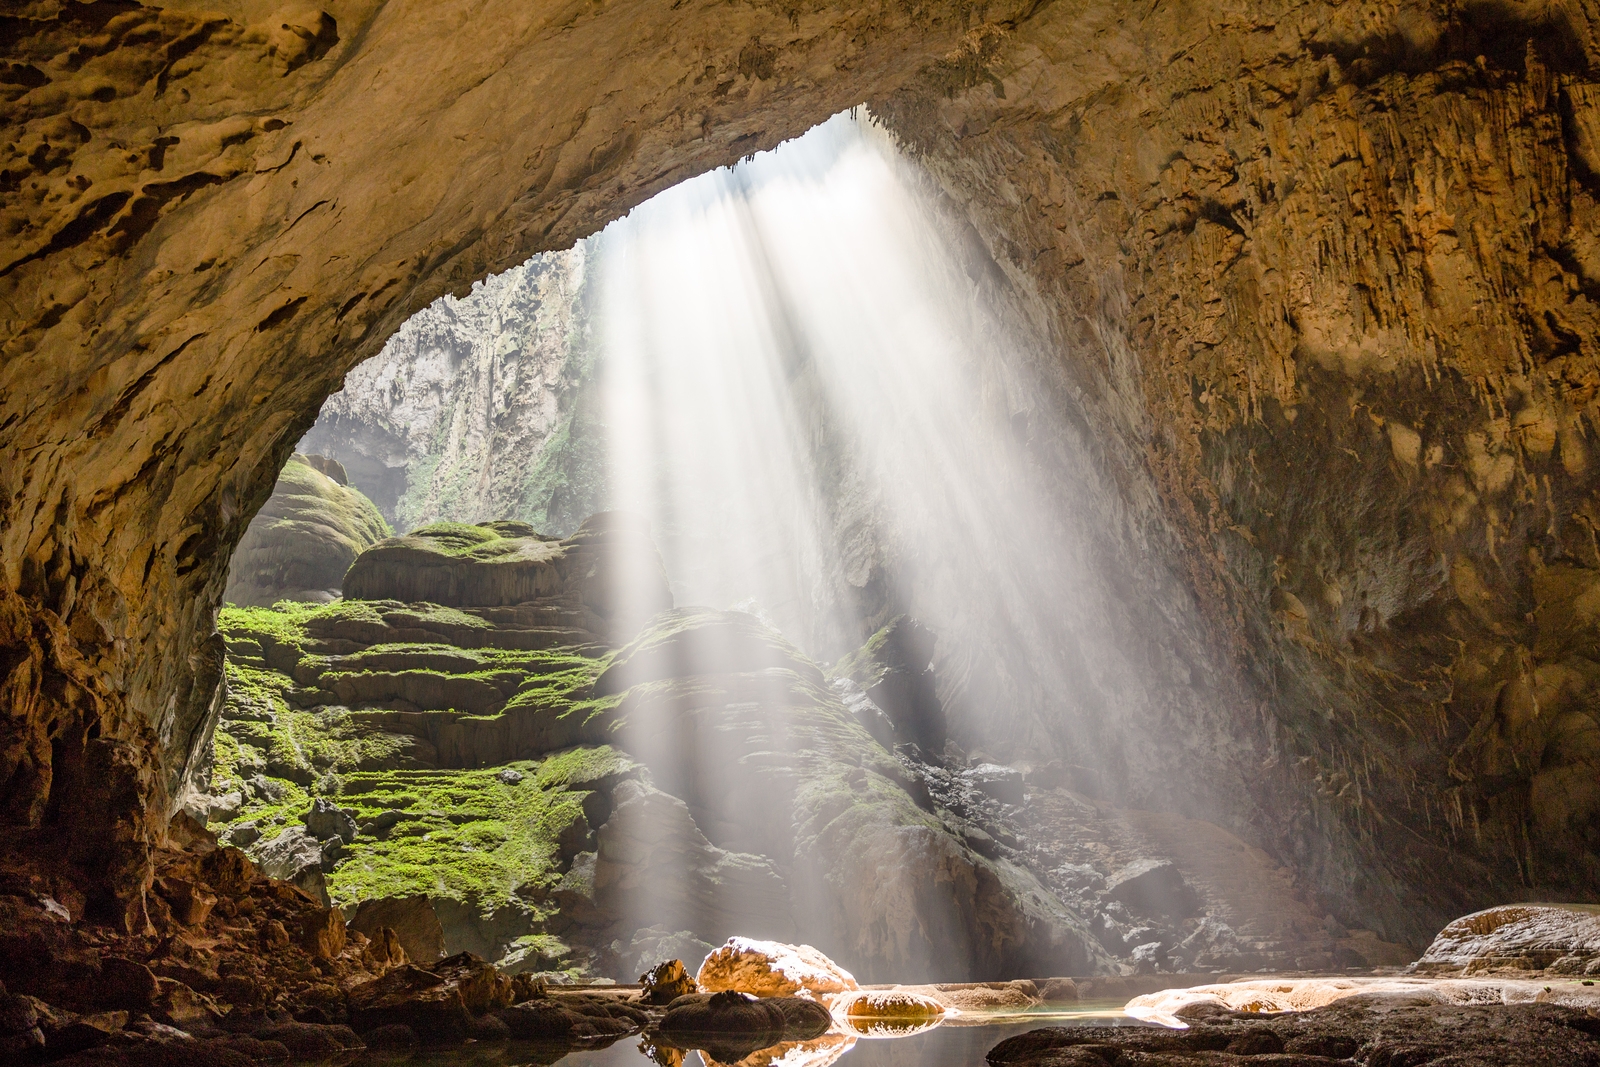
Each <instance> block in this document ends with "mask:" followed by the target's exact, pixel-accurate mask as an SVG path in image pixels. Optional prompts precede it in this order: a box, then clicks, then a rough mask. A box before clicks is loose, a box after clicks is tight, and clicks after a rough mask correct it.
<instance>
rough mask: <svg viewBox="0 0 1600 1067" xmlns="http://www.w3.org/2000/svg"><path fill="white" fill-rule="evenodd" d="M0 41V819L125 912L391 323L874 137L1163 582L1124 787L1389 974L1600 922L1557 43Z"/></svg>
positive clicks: (699, 14) (1583, 308)
mask: <svg viewBox="0 0 1600 1067" xmlns="http://www.w3.org/2000/svg"><path fill="white" fill-rule="evenodd" d="M0 20H3V21H0V41H3V42H4V43H3V48H4V51H5V57H4V59H5V66H4V68H3V72H0V75H3V76H0V91H3V94H4V99H5V101H6V102H5V103H4V104H3V105H0V106H3V108H4V110H5V115H6V126H7V131H8V132H7V134H6V143H5V145H4V148H3V151H4V152H5V158H4V159H3V160H0V170H3V173H0V219H3V226H4V228H3V231H0V315H3V317H4V319H5V321H6V329H5V330H4V332H3V334H0V344H3V347H0V352H3V357H0V359H3V362H0V456H3V457H4V462H3V463H0V563H3V566H0V597H3V599H0V666H3V667H4V670H5V675H4V679H3V681H0V705H3V706H0V715H3V716H4V718H0V818H4V820H5V821H6V822H8V823H10V824H14V825H23V826H31V827H38V826H41V825H42V826H47V827H48V826H53V825H59V824H63V823H67V824H71V825H74V826H76V827H77V828H78V829H79V830H80V831H81V832H82V834H83V839H84V840H85V841H88V842H99V843H100V845H101V846H103V848H102V853H103V854H104V855H109V856H112V857H114V860H113V861H111V862H109V864H108V869H110V870H113V871H116V870H126V871H133V870H135V869H136V868H137V867H138V863H139V855H140V853H141V850H142V849H145V848H146V847H147V844H148V842H149V841H150V840H152V839H153V837H154V836H156V835H158V834H159V832H160V831H159V827H160V826H161V825H163V824H164V818H165V815H166V814H167V812H168V805H169V804H170V798H171V797H172V795H173V794H174V793H175V792H176V789H177V786H178V784H179V783H180V781H181V780H182V778H183V776H184V775H185V774H186V773H187V770H188V768H190V767H191V765H192V763H193V760H194V758H195V754H196V749H197V747H198V739H199V738H201V737H203V736H204V731H205V724H206V722H207V721H208V716H209V715H210V714H211V713H212V702H213V693H214V691H215V682H216V678H217V676H218V672H219V669H220V658H221V645H220V641H219V639H217V638H216V637H215V635H214V613H215V608H216V605H217V602H218V601H219V599H220V597H221V592H222V589H223V585H224V582H225V580H226V573H227V560H228V556H229V554H230V552H231V549H232V546H233V545H234V544H235V543H237V541H238V539H239V537H240V536H241V535H242V533H243V531H244V528H245V526H246V524H247V523H248V521H249V519H250V517H251V515H252V514H254V512H255V510H256V509H257V508H258V507H259V506H260V504H261V503H262V501H264V500H265V499H266V497H267V495H268V493H269V492H270V490H271V487H272V483H273V480H274V477H275V475H276V472H277V470H278V469H279V467H280V466H281V464H282V462H283V460H284V459H285V458H286V456H287V455H288V454H289V452H290V450H291V449H292V448H293V446H294V443H295V442H296V441H297V440H298V439H299V437H300V436H301V434H302V433H303V432H304V431H305V429H306V428H307V427H308V426H309V425H310V423H311V421H312V420H313V418H314V417H315V415H316V412H317V410H318V408H319V406H320V404H321V402H322V401H323V400H324V399H325V398H326V397H327V396H328V395H329V394H330V393H331V392H333V391H334V390H336V389H337V388H339V385H340V382H341V380H342V377H343V374H344V373H345V371H347V370H348V369H349V368H350V367H352V366H354V365H355V364H356V363H357V362H359V361H360V360H362V359H364V358H366V357H368V356H370V355H372V354H374V353H375V352H376V351H377V350H378V348H379V347H380V346H381V345H382V344H383V342H384V341H385V340H386V339H387V338H388V336H389V335H390V334H391V333H392V332H393V331H394V330H395V329H396V328H398V326H399V325H400V323H401V322H403V321H404V319H405V318H406V317H407V316H408V315H410V314H411V313H413V312H415V311H416V310H418V309H419V308H421V307H423V306H425V305H426V304H427V303H429V302H430V301H432V300H433V299H435V298H437V297H438V296H440V295H441V294H443V293H446V292H455V293H461V292H464V291H465V290H466V289H467V288H468V287H470V285H471V283H472V282H473V281H475V280H477V279H479V278H481V277H483V276H484V275H486V274H488V273H490V272H493V271H498V270H503V269H505V268H507V267H509V266H512V265H514V264H516V263H518V262H521V261H523V260H525V259H526V258H527V257H528V256H530V255H532V254H534V253H537V252H540V251H545V250H550V249H559V248H565V247H568V246H570V245H571V244H572V243H573V242H574V241H575V240H577V239H579V238H581V237H584V236H585V235H587V234H590V233H593V232H594V231H595V230H597V229H598V228H599V227H601V226H603V225H604V224H605V223H606V222H608V221H610V220H612V219H614V218H617V217H618V216H620V215H621V214H623V213H625V212H626V211H627V210H628V209H629V208H630V207H632V206H633V205H636V204H638V203H640V202H641V201H643V200H644V199H646V198H648V197H649V196H651V195H653V194H654V193H656V192H659V191H661V190H662V189H664V188H666V187H668V186H670V185H672V184H674V183H676V182H678V181H681V180H682V179H684V178H687V177H689V176H692V175H694V174H696V173H699V172H702V171H705V170H708V169H710V168H713V167H717V166H721V165H726V164H730V163H732V162H735V161H736V160H738V159H739V158H741V157H743V156H746V155H748V154H750V153H752V152H755V151H757V150H761V149H766V148H770V147H771V146H773V145H774V144H776V143H777V142H778V141H780V140H783V139H785V138H788V137H792V136H795V135H798V134H799V133H801V132H803V131H804V130H805V129H807V128H808V127H810V126H811V125H813V124H815V123H816V122H818V121H821V120H822V119H824V118H826V117H827V116H829V115H830V114H833V113H836V112H837V111H839V110H841V109H844V108H847V107H850V106H853V105H855V104H858V103H861V102H863V101H866V102H868V103H869V104H870V105H871V107H872V108H873V111H874V114H876V115H878V116H879V117H881V118H882V119H883V120H885V121H886V122H887V123H888V124H889V125H890V127H891V128H892V129H893V130H894V131H895V132H896V133H897V135H898V136H899V137H900V138H901V139H902V141H903V142H904V143H905V144H906V145H907V146H908V148H909V149H910V150H911V151H912V152H914V153H915V154H916V155H918V157H919V158H921V159H922V160H923V162H924V163H925V165H926V166H927V167H928V169H929V170H930V172H931V173H932V174H933V175H934V177H935V178H936V180H937V181H938V182H939V183H940V185H941V187H942V188H943V190H944V192H945V193H946V194H947V196H948V197H949V199H950V202H951V203H952V204H953V205H954V206H955V208H956V209H958V210H959V211H960V212H961V213H963V214H964V216H965V218H966V220H967V222H968V223H969V224H970V226H971V232H972V234H973V235H974V236H975V239H976V240H977V241H978V242H980V243H981V245H982V247H983V248H984V249H985V250H986V251H987V254H988V255H990V256H991V257H992V258H993V261H994V263H995V264H996V265H997V267H998V269H999V270H1000V272H1001V273H1002V274H1003V275H1004V277H1005V279H1006V281H1007V284H1008V285H1010V286H1011V287H1012V288H1013V290H1014V291H1015V293H1016V294H1017V297H1016V299H1017V302H1018V306H1019V307H1020V308H1022V309H1023V312H1024V313H1025V314H1026V315H1027V317H1028V318H1029V320H1030V321H1029V326H1030V328H1032V329H1035V330H1037V331H1038V332H1039V333H1040V334H1041V335H1043V336H1045V337H1048V338H1049V339H1050V341H1051V343H1052V345H1053V346H1054V349H1055V351H1056V352H1057V353H1058V354H1059V361H1058V363H1057V364H1056V365H1055V366H1053V367H1051V368H1048V370H1049V372H1050V374H1051V375H1052V376H1053V382H1054V385H1055V388H1056V389H1057V390H1058V391H1059V395H1061V396H1063V397H1067V398H1069V402H1070V405H1071V406H1072V407H1073V409H1074V412H1075V415H1074V417H1075V418H1076V419H1078V420H1080V423H1081V425H1082V426H1084V427H1085V428H1086V431H1087V434H1088V437H1089V439H1091V440H1092V441H1093V442H1094V447H1095V450H1096V456H1097V462H1099V463H1100V464H1101V465H1102V466H1103V468H1104V470H1105V471H1106V472H1107V475H1106V476H1107V478H1108V479H1109V481H1110V482H1111V483H1112V484H1114V485H1116V487H1117V488H1118V491H1119V498H1118V499H1119V503H1118V506H1117V507H1116V508H1114V509H1112V510H1110V511H1108V513H1107V531H1106V535H1105V545H1104V546H1103V547H1102V551H1103V554H1104V558H1105V560H1106V561H1107V563H1106V565H1107V567H1108V568H1110V569H1111V570H1112V571H1117V570H1118V569H1119V568H1120V569H1121V570H1123V571H1126V572H1128V573H1130V574H1132V573H1136V572H1139V571H1140V570H1141V568H1142V567H1143V564H1142V563H1141V560H1143V559H1145V558H1149V559H1151V560H1154V561H1156V562H1158V563H1159V564H1160V565H1161V566H1163V567H1166V568H1170V569H1171V571H1172V572H1173V573H1174V574H1176V575H1178V576H1179V577H1180V579H1181V581H1180V582H1179V583H1178V585H1179V587H1178V588H1176V589H1174V590H1172V591H1171V592H1170V593H1169V594H1167V595H1168V596H1170V598H1171V604H1170V605H1169V604H1168V603H1166V602H1164V601H1163V600H1162V599H1161V597H1141V598H1140V603H1138V604H1135V605H1133V606H1131V607H1130V609H1129V616H1128V617H1129V619H1131V620H1133V622H1134V623H1137V624H1139V626H1140V628H1141V629H1142V630H1143V631H1144V632H1146V633H1149V634H1154V635H1157V636H1156V637H1154V638H1152V640H1155V641H1157V642H1159V640H1160V638H1159V635H1160V633H1161V632H1162V628H1163V627H1169V628H1170V627H1171V626H1172V625H1173V623H1172V621H1171V620H1172V619H1173V618H1174V617H1176V616H1175V613H1177V612H1178V607H1172V605H1179V606H1180V607H1183V610H1189V608H1191V607H1192V608H1193V610H1194V611H1195V612H1196V613H1197V616H1198V617H1199V618H1200V619H1202V620H1203V624H1204V634H1203V639H1204V640H1203V644H1204V646H1205V648H1206V650H1207V653H1206V654H1207V655H1208V656H1210V657H1211V660H1210V662H1211V663H1212V664H1213V666H1212V667H1211V668H1207V669H1205V670H1196V671H1194V672H1187V671H1185V672H1172V671H1169V672H1167V673H1169V674H1172V677H1171V678H1169V679H1166V680H1163V681H1161V682H1160V683H1159V685H1160V686H1165V687H1167V690H1170V692H1171V693H1172V695H1173V699H1172V701H1171V702H1170V704H1171V706H1173V707H1178V708H1185V709H1189V708H1200V709H1202V710H1203V714H1202V713H1201V712H1196V713H1195V716H1196V717H1191V718H1188V719H1185V720H1184V721H1180V722H1165V723H1163V722H1159V721H1152V722H1147V723H1139V724H1132V725H1131V726H1130V727H1129V728H1130V729H1138V730H1143V731H1145V732H1146V734H1148V735H1149V736H1150V737H1157V736H1160V735H1162V734H1163V733H1165V734H1167V735H1168V736H1169V737H1170V736H1171V735H1172V733H1173V731H1174V730H1176V731H1177V732H1178V733H1179V734H1180V735H1182V734H1187V735H1189V736H1188V742H1189V743H1188V744H1187V745H1186V746H1185V745H1183V744H1179V745H1177V746H1176V747H1174V746H1173V745H1172V744H1168V749H1170V750H1171V751H1169V752H1168V753H1167V754H1166V755H1159V754H1156V755H1153V756H1152V766H1155V767H1158V768H1159V769H1160V775H1159V776H1160V777H1163V778H1167V779H1170V778H1171V777H1172V776H1173V774H1181V775H1186V776H1188V777H1190V778H1192V779H1194V780H1195V781H1196V782H1198V783H1200V784H1199V785H1197V787H1196V790H1195V794H1196V796H1197V797H1198V798H1199V799H1198V800H1196V801H1195V803H1196V804H1197V805H1198V809H1199V810H1202V811H1203V812H1204V813H1205V814H1207V815H1208V816H1210V817H1214V818H1216V819H1218V820H1219V821H1221V822H1223V823H1225V824H1228V825H1232V826H1235V827H1238V828H1240V829H1241V830H1243V831H1246V832H1248V833H1249V834H1250V836H1251V837H1252V839H1254V840H1256V841H1259V842H1260V843H1261V844H1263V845H1264V846H1265V847H1268V848H1270V849H1272V850H1273V851H1274V854H1275V855H1278V856H1280V857H1281V858H1282V859H1283V860H1284V862H1285V863H1288V864H1290V865H1292V866H1294V867H1295V868H1296V869H1297V870H1299V871H1301V872H1303V873H1304V874H1305V876H1306V877H1307V878H1308V879H1309V881H1310V882H1311V883H1312V884H1314V885H1316V886H1317V887H1318V888H1319V891H1321V892H1323V893H1325V894H1327V896H1328V898H1329V899H1330V900H1333V901H1336V902H1339V903H1340V904H1341V906H1343V907H1344V908H1345V909H1346V910H1348V911H1357V912H1363V913H1365V914H1369V915H1374V916H1376V919H1375V923H1376V926H1375V928H1379V929H1388V930H1391V931H1393V932H1394V933H1395V934H1397V935H1406V936H1412V937H1415V936H1417V935H1418V933H1419V931H1423V930H1426V931H1428V932H1431V931H1432V930H1433V929H1435V928H1436V927H1437V926H1438V925H1439V920H1440V918H1441V917H1445V918H1447V917H1449V915H1450V914H1454V913H1456V912H1459V911H1464V910H1468V908H1467V905H1473V906H1477V905H1480V904H1482V903H1492V902H1494V901H1493V900H1479V899H1478V897H1480V896H1483V895H1489V896H1497V897H1498V896H1506V895H1519V894H1520V895H1529V894H1537V893H1540V892H1551V893H1558V894H1562V893H1564V894H1577V895H1583V894H1588V895H1592V894H1593V893H1594V892H1595V890H1596V888H1597V887H1600V840H1596V837H1597V822H1600V820H1597V819H1596V814H1597V812H1600V786H1597V785H1596V782H1597V781H1600V776H1597V775H1596V774H1595V769H1596V767H1595V764H1596V762H1597V761H1600V727H1597V726H1596V723H1595V714H1596V707H1597V706H1600V697H1597V695H1596V694H1600V689H1597V688H1596V686H1597V685H1600V645H1597V643H1596V642H1597V638H1600V632H1597V631H1596V630H1595V625H1596V622H1597V621H1600V551H1597V550H1596V547H1595V546H1596V539H1595V533H1594V531H1595V527H1596V525H1600V500H1597V499H1596V496H1595V488H1596V485H1595V472H1596V470H1597V463H1600V457H1594V456H1593V447H1594V444H1593V430H1594V428H1595V427H1596V425H1600V423H1596V422H1595V421H1594V420H1595V418H1596V415H1597V411H1596V408H1595V404H1596V402H1597V400H1600V364H1597V360H1596V356H1597V349H1596V345H1597V341H1600V337H1597V334H1600V330H1597V318H1596V312H1597V304H1596V303H1595V301H1597V300H1600V223H1597V220H1600V209H1597V206H1596V197H1597V196H1600V177H1597V176H1600V86H1597V83H1596V80H1595V74H1594V72H1595V70H1596V69H1597V68H1596V63H1597V62H1600V38H1597V26H1600V4H1597V3H1596V2H1595V0H1565V2H1556V3H1515V2H1506V3H1497V4H1469V3H1453V2H1442V0H1440V2H1424V0H1415V2H1375V0H1357V2H1350V3H1342V4H1328V3H1298V2H1287V0H1285V2H1271V0H1231V2H1222V0H1195V2H1178V3H1159V2H1158V3H1148V4H1139V5H1130V4H1124V3H1108V2H1105V0H1070V2H1068V0H1064V2H1058V3H1024V2H1005V3H992V4H982V3H964V2H954V0H953V2H947V3H944V2H932V3H918V4H899V3H882V4H876V5H860V6H846V5H829V4H805V3H797V4H786V5H776V4H765V3H734V4H730V3H723V2H702V3H689V4H681V3H680V4H665V3H652V2H646V0H637V2H633V3H607V2H572V3H538V4H529V3H524V2H517V0H498V2H496V0H487V2H478V3H466V2H459V0H430V2H427V3H422V2H411V0H391V2H388V3H376V2H348V3H340V2H337V0H331V2H328V3H325V4H289V5H287V6H285V5H280V4H278V3H276V2H271V3H251V2H239V3H228V2H218V3H213V4H203V3H189V2H178V3H172V4H168V5H165V6H161V7H157V6H155V5H147V4H141V3H137V2H133V0H96V2H93V3H78V2H76V0H62V2H59V3H58V2H54V0H36V2H32V3H21V4H13V5H9V6H8V9H7V13H6V14H5V15H4V16H0ZM1180 602H1181V603H1180ZM1169 607H1172V610H1170V611H1169V610H1168V608H1169ZM1153 669H1154V668H1153ZM1180 674H1181V675H1184V676H1183V677H1180V676H1179V675H1180ZM1201 676H1203V681H1201V680H1197V679H1198V678H1201ZM1153 684H1155V683H1153ZM1158 688H1159V687H1158ZM1167 690H1164V691H1167ZM1152 744H1154V742H1152ZM1180 750H1182V751H1180ZM1185 753H1187V754H1185ZM1186 761H1187V762H1186ZM1153 777H1154V776H1153ZM1174 796H1175V794H1167V795H1157V794H1155V793H1150V794H1149V795H1136V796H1134V797H1132V798H1130V799H1133V800H1136V801H1138V800H1143V801H1148V802H1150V803H1175V802H1176V801H1175V800H1174ZM85 849H87V851H85V852H84V855H89V854H91V853H92V851H93V850H92V849H89V848H88V846H87V845H86V846H85ZM1441 863H1442V864H1445V865H1446V867H1447V868H1448V867H1449V866H1450V865H1455V869H1458V870H1460V871H1462V872H1468V873H1464V874H1462V875H1461V876H1460V877H1459V878H1454V879H1453V878H1452V877H1446V876H1443V875H1441V874H1440V870H1441V867H1440V865H1441ZM1468 883H1471V884H1470V886H1469V885H1468ZM1474 894H1476V896H1475V895H1474Z"/></svg>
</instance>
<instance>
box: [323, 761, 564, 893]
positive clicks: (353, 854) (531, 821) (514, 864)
mask: <svg viewBox="0 0 1600 1067" xmlns="http://www.w3.org/2000/svg"><path fill="white" fill-rule="evenodd" d="M509 766H510V767H511V768H512V769H515V770H517V771H519V772H520V773H522V774H523V775H524V779H523V781H521V782H519V783H518V784H516V785H507V784H506V783H505V782H503V781H501V780H500V779H499V777H498V774H499V769H498V768H497V769H492V770H460V771H390V772H385V773H381V774H376V773H357V774H351V775H348V776H347V777H346V780H345V790H344V793H343V794H342V795H341V796H340V798H339V802H340V804H341V805H342V806H344V807H347V808H350V809H353V810H354V811H355V812H356V821H357V822H358V823H360V822H363V821H365V820H368V819H372V818H375V817H376V816H378V815H379V814H381V813H383V812H385V811H389V810H400V811H405V812H407V813H408V816H409V817H408V818H407V819H405V820H404V821H402V822H401V823H399V824H397V825H396V826H395V827H394V828H393V829H392V830H391V831H390V832H389V834H388V836H387V838H386V839H385V840H382V841H375V840H371V839H368V838H366V837H358V838H357V839H356V842H355V844H353V845H351V846H349V848H348V849H347V850H346V854H347V855H348V857H349V858H348V859H347V860H345V861H344V862H342V863H341V864H340V866H339V867H338V868H337V869H336V870H335V871H334V873H333V874H332V875H331V876H330V877H329V893H330V894H331V896H332V897H333V900H334V902H335V903H339V904H343V903H348V902H352V901H356V900H362V899H366V898H368V897H375V896H396V895H405V894H410V893H427V894H429V895H430V896H442V897H449V898H451V899H453V900H459V901H462V902H464V903H471V904H473V905H475V906H477V907H480V908H495V907H500V906H502V905H504V904H506V903H509V902H510V901H511V899H512V898H513V897H514V896H515V895H516V891H517V889H518V888H519V887H522V886H526V885H529V884H549V883H552V882H554V881H555V879H556V878H557V877H558V874H557V872H556V869H555V865H556V861H557V856H558V849H557V840H558V839H559V837H560V835H561V831H562V830H564V829H565V828H566V827H567V826H568V825H569V824H570V823H572V822H573V821H575V820H576V819H577V818H578V817H579V816H580V815H581V814H582V810H583V808H582V799H583V794H582V793H580V792H571V791H568V790H566V789H565V788H562V787H561V786H558V785H554V784H550V785H547V784H546V783H545V782H543V781H541V779H540V778H539V775H538V770H537V765H536V764H534V763H532V762H518V763H512V764H509Z"/></svg>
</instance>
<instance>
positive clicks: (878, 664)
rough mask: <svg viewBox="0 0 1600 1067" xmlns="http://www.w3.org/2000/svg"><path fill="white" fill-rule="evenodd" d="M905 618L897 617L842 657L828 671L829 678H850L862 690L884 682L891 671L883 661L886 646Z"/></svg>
mask: <svg viewBox="0 0 1600 1067" xmlns="http://www.w3.org/2000/svg"><path fill="white" fill-rule="evenodd" d="M903 618H905V616H903V615H896V616H895V617H894V618H892V619H890V620H889V621H888V622H887V623H885V624H884V625H883V628H882V629H880V630H879V631H878V632H877V633H875V634H873V635H872V636H871V637H869V638H867V640H866V643H865V644H863V645H862V646H861V647H860V648H858V649H856V650H855V651H854V652H847V653H845V654H844V655H843V656H840V657H839V662H837V663H835V664H834V665H833V667H832V669H831V670H829V671H828V677H830V678H849V679H850V680H851V681H853V682H855V683H856V684H857V685H859V686H860V687H861V688H862V689H871V688H872V687H873V686H875V685H877V684H878V683H879V682H881V681H883V676H884V675H885V674H887V673H888V671H889V668H888V665H887V664H886V663H884V661H883V652H884V646H885V645H887V644H888V643H889V634H890V633H891V631H893V630H894V628H895V625H896V624H897V623H899V622H900V620H901V619H903Z"/></svg>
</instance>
